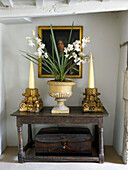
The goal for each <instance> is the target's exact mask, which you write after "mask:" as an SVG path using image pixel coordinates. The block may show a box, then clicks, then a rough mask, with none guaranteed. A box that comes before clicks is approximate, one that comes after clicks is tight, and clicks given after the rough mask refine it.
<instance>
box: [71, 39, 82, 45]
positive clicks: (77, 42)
mask: <svg viewBox="0 0 128 170" xmlns="http://www.w3.org/2000/svg"><path fill="white" fill-rule="evenodd" d="M80 43H81V41H80V40H76V41H75V42H74V43H73V45H75V44H80Z"/></svg>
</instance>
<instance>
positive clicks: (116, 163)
mask: <svg viewBox="0 0 128 170" xmlns="http://www.w3.org/2000/svg"><path fill="white" fill-rule="evenodd" d="M17 152H18V149H17V147H7V149H6V150H5V151H4V152H3V154H2V155H1V156H0V170H13V169H14V168H15V169H16V170H21V169H23V170H28V169H30V168H31V170H37V169H39V168H40V170H41V169H43V170H60V169H61V170H84V169H85V168H86V169H88V170H95V169H96V170H98V169H99V168H102V169H103V170H121V169H122V168H123V170H128V165H124V164H123V162H122V159H121V157H120V156H119V155H117V153H116V152H115V150H114V148H113V147H112V146H105V163H104V164H99V163H45V162H44V163H41V162H40V163H39V162H38V163H36V162H33V163H29V162H26V163H23V164H20V163H18V160H17Z"/></svg>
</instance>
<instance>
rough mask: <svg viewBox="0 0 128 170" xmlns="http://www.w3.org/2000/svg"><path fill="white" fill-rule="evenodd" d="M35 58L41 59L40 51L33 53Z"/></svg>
mask: <svg viewBox="0 0 128 170" xmlns="http://www.w3.org/2000/svg"><path fill="white" fill-rule="evenodd" d="M34 54H35V55H36V56H38V57H39V58H41V56H42V52H41V51H37V52H35V53H34Z"/></svg>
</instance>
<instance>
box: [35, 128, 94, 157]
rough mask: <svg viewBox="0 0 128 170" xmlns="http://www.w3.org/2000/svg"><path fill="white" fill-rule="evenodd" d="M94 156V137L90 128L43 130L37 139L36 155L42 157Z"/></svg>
mask: <svg viewBox="0 0 128 170" xmlns="http://www.w3.org/2000/svg"><path fill="white" fill-rule="evenodd" d="M78 153H81V154H83V155H91V154H92V135H91V133H90V130H89V129H88V128H79V127H52V128H42V129H41V130H40V131H39V132H38V133H37V135H36V137H35V154H36V156H41V155H62V154H63V155H72V154H73V155H75V154H76V155H77V154H78Z"/></svg>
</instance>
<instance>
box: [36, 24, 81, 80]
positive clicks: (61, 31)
mask: <svg viewBox="0 0 128 170" xmlns="http://www.w3.org/2000/svg"><path fill="white" fill-rule="evenodd" d="M52 28H53V32H54V36H55V41H56V44H57V47H58V52H60V54H61V51H62V50H63V49H62V45H61V44H63V45H64V47H67V45H68V39H69V35H70V31H71V26H53V27H52ZM38 34H39V36H40V38H41V39H42V42H43V43H44V44H45V45H46V49H47V51H48V53H49V54H50V55H51V56H52V42H51V38H50V35H51V29H50V26H39V27H38ZM82 38H83V26H74V27H73V31H72V37H71V42H70V43H73V42H74V41H75V40H82ZM40 60H41V59H40ZM39 64H40V66H39V67H38V77H42V78H50V77H53V75H51V74H48V73H47V72H46V71H45V69H43V66H42V64H41V63H39ZM76 68H77V69H78V70H79V72H78V71H75V70H73V69H72V70H70V71H69V72H68V74H67V75H66V77H67V78H82V63H81V64H80V65H77V66H76Z"/></svg>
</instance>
